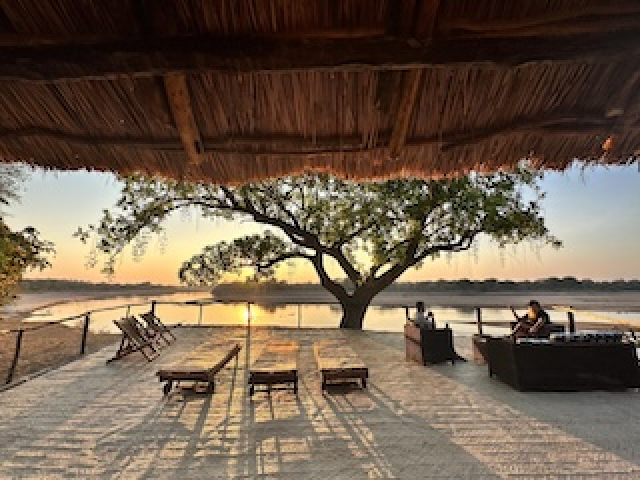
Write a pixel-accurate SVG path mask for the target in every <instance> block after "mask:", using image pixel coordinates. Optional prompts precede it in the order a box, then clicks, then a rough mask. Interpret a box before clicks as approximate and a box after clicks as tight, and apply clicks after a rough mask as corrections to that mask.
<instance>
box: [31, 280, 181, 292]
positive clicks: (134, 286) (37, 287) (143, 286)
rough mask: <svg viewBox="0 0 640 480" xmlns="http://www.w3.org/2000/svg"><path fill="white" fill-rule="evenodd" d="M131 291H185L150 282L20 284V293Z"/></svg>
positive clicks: (76, 281) (38, 282)
mask: <svg viewBox="0 0 640 480" xmlns="http://www.w3.org/2000/svg"><path fill="white" fill-rule="evenodd" d="M131 290H162V291H178V290H186V288H184V287H175V286H168V285H154V284H152V283H150V282H142V283H126V284H119V283H93V282H83V281H79V280H60V279H31V280H23V281H22V282H21V283H20V291H22V292H27V293H38V292H66V291H74V292H77V291H81V292H97V291H131Z"/></svg>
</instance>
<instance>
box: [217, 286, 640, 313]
mask: <svg viewBox="0 0 640 480" xmlns="http://www.w3.org/2000/svg"><path fill="white" fill-rule="evenodd" d="M214 298H215V299H216V300H220V301H250V302H255V303H264V304H284V303H337V301H336V299H335V297H333V296H332V295H331V294H329V293H328V292H327V293H325V292H322V291H295V290H293V289H292V290H291V291H289V292H287V291H280V292H260V291H254V292H248V291H237V292H234V291H226V292H224V293H219V292H216V293H215V294H214ZM531 299H537V300H538V301H540V303H541V304H542V305H543V306H544V307H545V308H551V307H566V308H568V307H572V308H575V309H580V310H598V311H605V312H626V313H635V312H638V313H640V292H573V291H570V292H542V291H540V292H531V293H523V292H496V293H488V292H484V293H480V292H470V293H468V292H436V293H425V292H414V291H408V292H398V291H391V292H381V293H379V294H378V295H377V296H376V297H375V298H374V299H373V301H372V302H371V305H372V306H382V307H384V306H389V307H390V306H394V307H402V306H410V307H411V306H414V305H415V303H416V302H417V301H419V300H421V301H423V302H425V303H426V304H427V305H428V306H430V307H432V308H435V307H441V308H464V309H470V308H475V307H481V308H498V309H500V308H508V307H509V306H514V307H516V308H524V306H525V305H526V304H527V302H529V300H531Z"/></svg>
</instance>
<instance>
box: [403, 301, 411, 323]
mask: <svg viewBox="0 0 640 480" xmlns="http://www.w3.org/2000/svg"><path fill="white" fill-rule="evenodd" d="M404 316H405V318H406V319H407V322H408V321H409V320H410V317H409V306H408V305H405V306H404Z"/></svg>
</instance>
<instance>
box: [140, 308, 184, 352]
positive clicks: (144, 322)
mask: <svg viewBox="0 0 640 480" xmlns="http://www.w3.org/2000/svg"><path fill="white" fill-rule="evenodd" d="M151 318H152V317H149V316H148V315H146V314H142V315H140V318H139V319H137V318H136V320H135V321H136V322H137V324H138V325H140V328H142V329H143V330H144V334H145V335H147V336H148V337H149V338H151V339H153V340H154V341H155V342H157V344H158V346H160V344H161V343H162V344H163V346H169V345H171V340H172V339H174V340H175V338H176V337H175V336H173V334H171V332H168V331H166V330H165V329H164V328H161V327H159V325H158V324H157V323H155V322H153V320H152V319H151Z"/></svg>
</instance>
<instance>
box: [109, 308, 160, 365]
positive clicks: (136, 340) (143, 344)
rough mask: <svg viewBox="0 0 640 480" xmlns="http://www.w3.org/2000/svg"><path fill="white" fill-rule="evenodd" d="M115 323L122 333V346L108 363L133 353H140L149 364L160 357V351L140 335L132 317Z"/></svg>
mask: <svg viewBox="0 0 640 480" xmlns="http://www.w3.org/2000/svg"><path fill="white" fill-rule="evenodd" d="M113 323H115V324H116V326H117V327H118V328H119V329H120V331H121V332H122V339H121V340H120V346H119V347H118V351H117V352H116V354H115V355H114V357H113V358H110V359H109V360H107V363H110V362H113V361H114V360H118V359H120V358H122V357H124V356H126V355H129V354H130V353H133V352H140V353H141V354H142V355H143V356H144V358H146V359H147V361H148V362H150V361H152V360H153V359H154V358H156V357H157V356H158V351H157V350H156V348H155V347H154V346H153V344H152V343H151V342H150V341H149V340H148V339H147V338H145V337H143V336H142V335H141V334H140V331H139V330H138V327H136V325H135V324H134V323H133V322H132V320H131V317H127V318H121V319H119V320H114V321H113Z"/></svg>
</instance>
